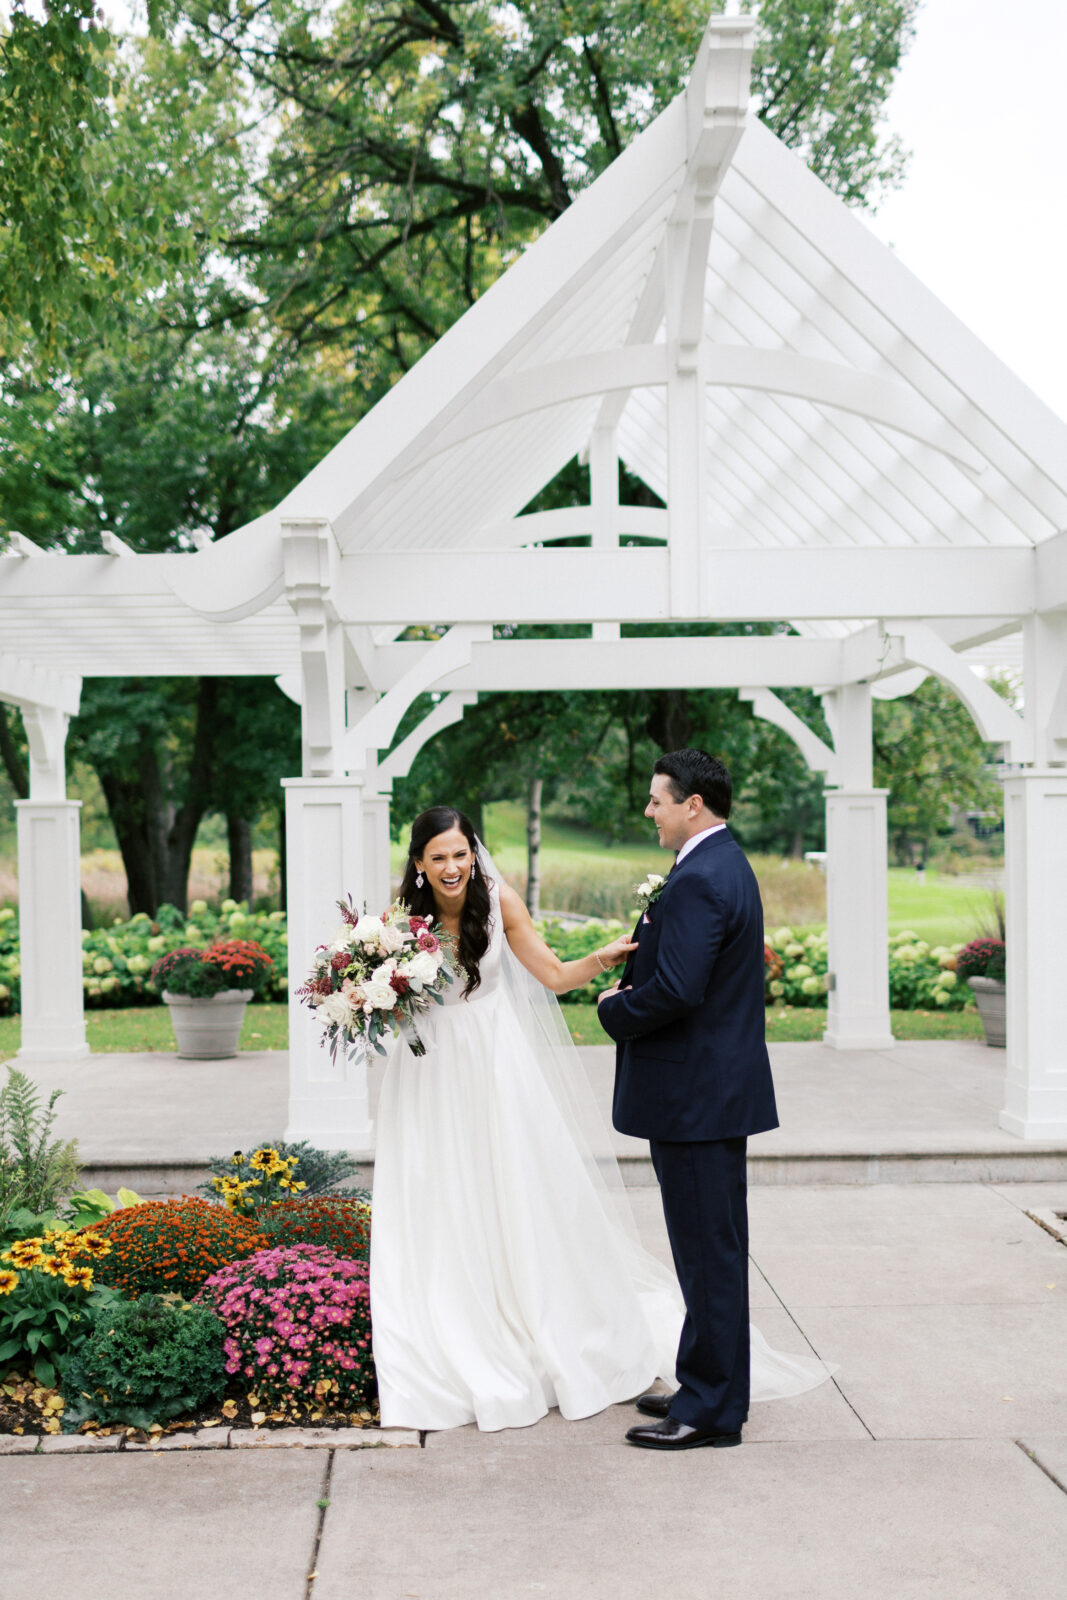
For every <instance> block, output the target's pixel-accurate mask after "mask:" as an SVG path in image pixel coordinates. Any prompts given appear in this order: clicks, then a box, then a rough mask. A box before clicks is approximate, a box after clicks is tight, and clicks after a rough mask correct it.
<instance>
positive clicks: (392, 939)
mask: <svg viewBox="0 0 1067 1600" xmlns="http://www.w3.org/2000/svg"><path fill="white" fill-rule="evenodd" d="M403 948H404V935H403V934H402V933H401V931H400V929H399V928H394V927H392V926H391V924H390V923H388V922H387V923H386V924H385V926H384V927H383V928H382V931H381V933H380V934H379V935H378V949H379V950H382V951H384V953H385V954H386V955H387V956H391V955H395V954H396V952H397V951H398V950H403Z"/></svg>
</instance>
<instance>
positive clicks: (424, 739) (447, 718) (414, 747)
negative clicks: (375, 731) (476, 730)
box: [375, 690, 478, 792]
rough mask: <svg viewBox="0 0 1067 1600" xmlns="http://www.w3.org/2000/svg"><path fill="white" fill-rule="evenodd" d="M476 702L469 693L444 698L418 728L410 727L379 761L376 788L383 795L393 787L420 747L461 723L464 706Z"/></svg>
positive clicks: (472, 694)
mask: <svg viewBox="0 0 1067 1600" xmlns="http://www.w3.org/2000/svg"><path fill="white" fill-rule="evenodd" d="M477 699H478V696H477V695H476V694H474V693H472V692H471V691H469V690H465V691H462V692H460V691H457V692H453V693H451V694H446V695H444V696H443V697H442V698H441V699H440V700H439V701H438V702H437V704H436V706H434V708H433V710H432V711H431V712H429V713H428V715H426V716H425V717H423V719H422V721H421V722H420V723H419V725H418V727H417V728H413V729H412V731H411V732H410V733H409V734H408V736H407V738H406V739H402V740H401V742H400V743H399V744H398V745H397V747H396V749H395V750H391V751H390V752H389V754H388V755H387V756H386V757H385V759H384V760H382V761H379V763H378V770H377V773H376V775H375V783H376V785H377V787H378V788H379V789H380V790H381V791H382V792H384V791H385V790H386V789H387V788H391V787H392V785H393V784H394V783H395V782H396V780H397V778H406V777H407V775H408V773H409V772H410V771H411V767H412V763H413V762H414V760H415V757H416V756H417V755H418V753H419V751H420V750H421V749H422V747H423V745H425V744H427V743H428V742H429V740H430V739H433V738H435V737H436V735H437V734H439V733H442V732H443V731H444V730H445V728H451V727H452V725H453V724H454V723H456V722H458V721H459V720H460V718H461V717H462V715H463V713H464V711H466V709H467V707H468V706H472V705H474V703H475V701H476V700H477Z"/></svg>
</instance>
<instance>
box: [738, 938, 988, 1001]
mask: <svg viewBox="0 0 1067 1600" xmlns="http://www.w3.org/2000/svg"><path fill="white" fill-rule="evenodd" d="M958 949H959V946H958V945H957V946H955V947H953V948H949V947H948V946H947V945H935V946H934V947H933V948H931V946H930V945H929V944H928V943H927V942H926V940H925V939H920V938H919V937H918V935H917V934H915V933H913V932H912V931H911V930H910V929H904V930H902V931H901V932H900V933H895V934H893V935H891V937H890V940H889V1004H890V1006H891V1007H893V1008H894V1009H895V1010H898V1011H914V1010H917V1009H922V1008H929V1009H934V1008H936V1009H938V1010H945V1011H962V1010H963V1008H964V1006H966V1005H967V1004H968V1003H969V1002H970V998H971V997H970V992H969V991H968V990H967V989H966V988H965V987H964V986H963V985H962V984H961V983H960V981H959V979H958V978H957V975H956V972H955V966H956V951H957V950H958ZM827 970H828V960H827V940H826V934H825V932H821V933H810V934H807V935H806V936H805V937H804V938H800V937H798V935H797V934H795V933H794V931H793V929H792V928H788V927H783V928H775V929H774V930H773V932H770V933H768V935H767V944H766V959H765V962H764V971H765V977H766V991H767V1003H768V1005H789V1006H825V1004H826V987H827Z"/></svg>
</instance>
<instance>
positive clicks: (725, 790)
mask: <svg viewBox="0 0 1067 1600" xmlns="http://www.w3.org/2000/svg"><path fill="white" fill-rule="evenodd" d="M652 771H653V772H654V773H659V774H660V775H661V776H662V777H664V778H669V779H670V787H671V795H672V797H673V799H674V800H675V801H676V802H677V804H679V805H680V804H681V802H682V801H683V800H688V799H689V796H690V795H691V794H698V795H699V796H700V798H701V799H702V800H703V802H704V804H705V805H706V806H707V808H708V810H709V811H711V812H712V813H713V814H714V815H715V816H717V817H722V819H723V821H725V820H726V818H727V817H728V816H729V815H730V804H731V800H732V797H733V782H732V780H731V778H730V769H729V768H728V767H727V766H726V765H725V763H724V762H722V761H720V760H719V758H718V756H709V755H708V753H707V751H706V750H669V751H668V752H667V754H666V755H663V756H660V758H659V760H658V761H657V762H656V765H655V766H654V767H653V768H652Z"/></svg>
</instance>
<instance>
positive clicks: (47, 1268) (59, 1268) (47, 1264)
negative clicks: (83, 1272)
mask: <svg viewBox="0 0 1067 1600" xmlns="http://www.w3.org/2000/svg"><path fill="white" fill-rule="evenodd" d="M36 1266H37V1269H38V1271H39V1272H47V1274H48V1276H49V1277H50V1278H61V1277H62V1276H63V1274H64V1273H65V1272H67V1271H68V1270H69V1267H70V1263H69V1262H68V1261H64V1260H63V1259H62V1258H61V1257H59V1256H45V1257H43V1258H42V1259H41V1260H40V1261H38V1262H37V1263H36Z"/></svg>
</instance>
